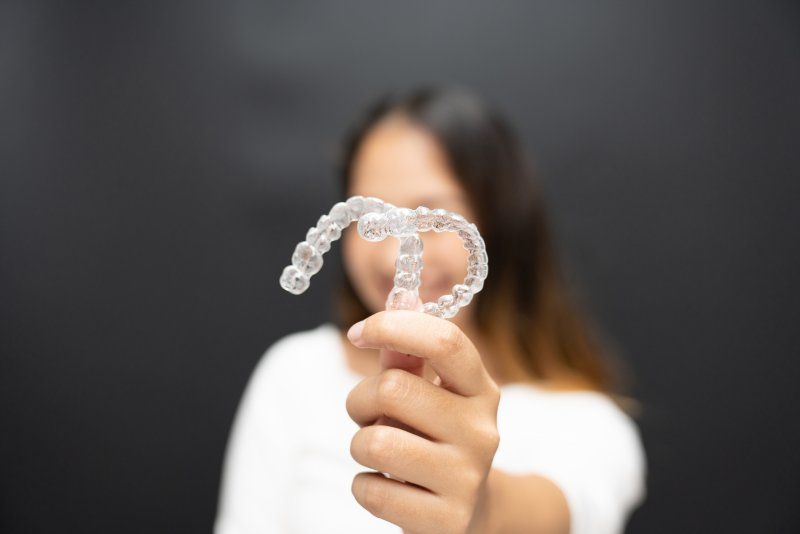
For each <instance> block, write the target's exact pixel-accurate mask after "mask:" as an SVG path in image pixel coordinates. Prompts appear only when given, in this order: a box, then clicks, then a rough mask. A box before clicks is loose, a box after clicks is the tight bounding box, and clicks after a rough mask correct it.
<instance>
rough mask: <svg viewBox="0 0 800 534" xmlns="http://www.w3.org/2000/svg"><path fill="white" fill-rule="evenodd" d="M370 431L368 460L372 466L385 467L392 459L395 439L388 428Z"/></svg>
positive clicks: (367, 442) (367, 450)
mask: <svg viewBox="0 0 800 534" xmlns="http://www.w3.org/2000/svg"><path fill="white" fill-rule="evenodd" d="M370 430H371V431H370V432H368V434H367V437H366V447H365V450H366V456H367V458H366V459H367V461H368V462H370V464H372V465H376V466H379V465H383V464H385V463H386V461H387V460H389V459H390V458H391V457H392V454H393V451H394V447H395V444H394V439H393V437H392V435H391V433H390V432H389V429H388V428H385V427H379V426H376V427H371V428H370Z"/></svg>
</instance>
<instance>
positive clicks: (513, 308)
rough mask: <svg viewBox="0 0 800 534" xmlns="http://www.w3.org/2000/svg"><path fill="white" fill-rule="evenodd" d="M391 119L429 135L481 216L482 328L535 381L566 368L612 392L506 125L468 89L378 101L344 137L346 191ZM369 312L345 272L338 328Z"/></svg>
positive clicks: (479, 309) (525, 166)
mask: <svg viewBox="0 0 800 534" xmlns="http://www.w3.org/2000/svg"><path fill="white" fill-rule="evenodd" d="M392 114H400V115H402V116H403V117H405V118H407V119H410V120H411V121H412V122H413V123H414V124H416V125H418V126H420V127H422V128H424V129H425V130H426V131H427V132H429V133H430V134H431V135H433V137H434V138H435V139H436V140H437V141H438V143H439V144H440V146H441V148H442V149H443V151H444V153H445V155H446V156H447V160H448V162H449V165H450V167H451V170H452V171H453V174H454V175H455V177H456V178H457V179H458V180H459V182H460V183H461V185H462V187H463V188H464V190H465V191H466V193H467V195H468V197H469V199H470V204H471V206H472V207H473V208H474V210H475V213H476V214H477V218H478V220H477V221H476V224H477V225H478V228H479V230H480V232H481V235H482V236H483V238H484V240H485V241H486V249H487V251H488V253H489V276H488V278H487V279H486V283H485V285H484V288H483V290H482V291H481V292H480V293H479V294H478V295H477V296H476V298H475V300H474V301H473V303H472V304H471V305H472V306H476V312H475V314H476V315H475V316H476V321H477V325H478V328H479V329H480V330H481V332H482V333H483V334H485V335H486V336H488V338H489V339H490V340H492V341H493V342H494V343H496V344H497V346H499V347H502V348H503V349H504V350H506V351H509V352H511V353H512V356H513V357H514V358H517V359H518V362H519V363H520V364H522V366H523V367H524V368H525V369H526V370H527V373H528V374H529V377H530V378H533V379H547V378H550V377H552V376H553V375H554V373H555V372H560V371H568V372H570V373H571V374H573V375H576V376H578V377H580V378H582V379H584V380H585V381H586V383H587V385H588V387H591V388H594V389H598V390H601V391H610V390H611V388H612V384H611V382H612V380H611V376H610V375H611V373H610V372H609V367H608V364H607V362H606V361H605V360H604V358H603V357H602V351H601V348H600V343H599V342H598V340H597V336H596V335H595V333H594V329H593V328H591V327H590V326H589V324H588V322H587V320H586V319H585V318H584V316H583V314H582V313H581V312H580V310H579V308H578V306H577V305H576V303H575V300H574V298H572V296H571V295H570V294H569V292H568V290H567V286H566V284H565V282H564V279H563V275H562V273H561V270H560V269H559V266H558V264H557V261H556V257H555V254H554V250H553V245H552V242H551V237H550V231H549V228H548V223H547V217H546V215H545V209H544V205H543V201H542V195H541V190H540V188H539V186H538V184H537V183H536V180H535V175H534V173H533V172H532V169H531V167H530V165H529V163H528V160H527V158H526V157H525V155H524V154H523V152H522V150H521V148H520V145H519V143H518V141H517V139H516V136H515V134H514V132H513V131H512V129H511V128H510V126H509V125H508V123H507V122H506V121H505V120H504V119H503V118H502V117H501V116H500V115H499V114H498V113H496V112H494V111H493V110H491V109H490V108H489V107H488V106H487V105H486V104H485V103H484V102H483V101H482V100H481V99H479V98H478V97H476V96H475V95H474V94H472V93H470V92H468V91H466V90H463V89H456V88H437V87H429V88H421V89H417V90H414V91H411V92H409V93H407V94H401V95H393V96H386V97H383V98H381V99H380V100H379V101H377V102H376V103H375V104H374V105H373V106H372V107H370V108H369V109H368V110H367V112H366V114H365V115H364V116H363V117H362V118H361V120H360V121H359V122H357V123H356V124H355V126H354V127H353V128H352V129H351V130H350V132H349V134H348V135H347V137H346V139H345V144H344V147H343V149H344V150H343V153H342V157H341V161H340V165H339V169H338V174H339V178H340V185H341V187H342V189H343V193H344V194H345V195H346V194H347V191H348V189H349V184H350V178H351V174H352V166H353V161H354V158H355V156H356V153H357V152H358V150H359V148H360V146H361V143H362V141H363V140H364V138H365V137H366V135H367V134H368V133H369V131H370V130H371V129H372V128H373V127H374V126H375V125H376V124H377V123H378V122H379V121H380V120H381V119H383V118H385V117H387V116H389V115H392ZM431 207H435V206H431ZM369 314H370V312H369V310H368V309H367V308H366V306H365V305H364V303H363V302H361V300H360V299H359V298H358V296H357V295H356V292H355V291H354V289H353V287H352V285H351V284H350V281H349V280H348V279H347V276H346V275H343V278H342V280H341V283H340V287H339V298H338V310H337V322H338V324H339V326H340V327H341V328H347V327H349V326H350V325H351V324H353V323H354V322H356V321H359V320H361V319H363V318H364V317H366V316H367V315H369Z"/></svg>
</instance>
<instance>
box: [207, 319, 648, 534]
mask: <svg viewBox="0 0 800 534" xmlns="http://www.w3.org/2000/svg"><path fill="white" fill-rule="evenodd" d="M340 339H341V338H340V337H339V333H338V330H337V329H336V328H335V327H334V326H332V325H323V326H320V327H318V328H316V329H315V330H311V331H308V332H301V333H297V334H293V335H290V336H287V337H285V338H283V339H282V340H280V341H278V342H277V343H276V344H275V345H274V346H273V347H272V348H271V349H270V350H269V351H267V353H266V354H265V356H264V358H263V359H262V360H261V362H260V363H259V364H258V366H257V367H256V370H255V371H254V373H253V376H252V377H251V379H250V383H249V384H248V386H247V390H246V391H245V394H244V397H243V398H242V402H241V405H240V406H239V411H238V414H237V416H236V421H235V423H234V426H233V429H232V432H231V437H230V442H229V444H228V451H227V455H226V459H225V468H224V473H223V480H222V488H221V495H220V508H219V512H218V516H217V521H216V527H215V528H216V534H255V533H277V534H281V533H299V534H300V533H302V534H305V533H308V534H312V533H313V534H319V533H326V534H327V533H338V532H341V533H350V534H352V533H362V532H363V533H370V534H372V533H376V534H380V533H393V534H397V533H398V532H400V529H399V527H397V526H395V525H393V524H391V523H388V522H386V521H383V520H381V519H378V518H376V517H374V516H372V515H371V514H370V513H369V512H367V511H366V510H364V509H363V508H362V507H361V506H360V505H359V504H358V503H357V502H356V501H355V499H354V498H353V496H352V494H351V492H350V484H351V482H352V479H353V477H354V476H355V475H356V474H357V473H359V472H361V471H365V470H366V469H365V468H364V467H362V466H360V465H358V464H357V463H356V462H355V461H354V460H353V459H352V458H351V457H350V440H351V438H352V437H353V434H354V433H355V432H356V431H357V430H358V427H357V425H356V424H355V423H354V422H353V421H352V420H350V418H349V416H348V415H347V411H346V409H345V399H346V398H347V394H348V393H349V392H350V390H351V389H352V388H353V387H354V386H355V385H356V384H357V383H358V382H359V381H360V380H362V378H363V377H360V376H359V375H357V374H356V373H354V372H353V371H352V370H350V369H349V367H348V366H347V364H346V360H345V354H344V349H343V347H342V346H341V341H340ZM497 424H498V430H499V432H500V446H499V448H498V450H497V453H496V455H495V458H494V464H493V466H494V467H496V468H499V469H501V470H503V471H506V472H508V473H512V474H538V475H541V476H544V477H547V478H548V479H549V480H551V481H552V482H554V483H555V484H556V485H558V487H559V488H560V489H561V490H562V491H563V492H564V495H565V496H566V498H567V502H568V504H569V508H570V514H571V524H572V534H612V533H618V532H622V531H623V529H624V525H625V521H626V519H627V517H628V515H629V514H630V512H631V511H632V510H633V508H634V507H635V506H636V505H637V504H638V503H640V502H641V500H642V499H643V497H644V492H645V487H644V476H645V458H644V451H643V448H642V445H641V441H640V439H639V434H638V432H637V429H636V426H635V425H634V423H633V422H632V421H631V420H630V418H629V417H628V416H627V415H625V413H624V412H622V411H621V410H620V409H619V408H618V407H617V406H616V405H615V404H614V403H613V402H612V401H611V400H610V399H608V398H607V397H605V396H604V395H601V394H599V393H592V392H552V391H545V390H542V389H539V388H536V387H533V386H529V385H507V386H503V387H502V388H501V396H500V407H499V411H498V419H497Z"/></svg>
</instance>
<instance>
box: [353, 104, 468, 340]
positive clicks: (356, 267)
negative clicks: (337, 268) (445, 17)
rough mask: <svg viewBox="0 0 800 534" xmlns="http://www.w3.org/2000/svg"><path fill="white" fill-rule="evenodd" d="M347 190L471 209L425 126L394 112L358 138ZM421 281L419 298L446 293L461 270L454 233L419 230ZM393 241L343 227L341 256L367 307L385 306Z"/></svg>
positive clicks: (464, 316)
mask: <svg viewBox="0 0 800 534" xmlns="http://www.w3.org/2000/svg"><path fill="white" fill-rule="evenodd" d="M352 172H353V174H352V176H351V179H350V191H349V194H350V195H363V196H374V197H378V198H380V199H382V200H385V201H386V202H391V203H392V204H394V205H395V206H398V207H405V208H412V209H413V208H416V207H417V206H427V207H429V208H431V209H435V208H444V209H447V210H450V211H454V212H456V213H460V214H461V215H463V216H464V217H466V218H467V220H469V221H473V222H474V221H475V215H474V212H473V210H472V209H471V207H470V206H469V202H468V199H467V196H466V193H465V192H464V190H463V189H462V188H461V186H460V185H459V183H458V181H457V179H456V177H455V176H454V175H453V173H452V171H451V170H450V169H449V168H448V165H447V161H446V158H445V155H444V153H443V152H442V149H441V147H440V146H439V145H438V143H437V142H436V140H435V139H434V138H433V137H432V136H431V135H430V134H429V133H427V132H426V131H425V130H423V129H422V128H420V127H419V126H416V125H414V124H413V123H412V122H410V121H409V120H408V119H405V118H403V117H400V116H390V117H388V118H386V119H384V120H383V121H382V122H380V123H378V124H377V125H376V126H375V127H373V129H372V130H371V131H370V132H369V133H368V134H367V135H366V137H365V138H364V140H363V142H362V144H361V147H360V149H359V151H358V153H357V154H356V156H355V160H354V162H353V171H352ZM420 235H421V237H422V241H423V254H422V258H423V263H424V267H423V269H422V279H421V280H422V285H421V286H420V296H421V297H422V300H423V301H424V302H429V301H436V300H437V299H438V298H439V297H440V296H441V295H445V294H448V293H450V291H451V289H452V287H453V285H454V284H457V283H460V282H461V281H462V280H463V279H464V277H465V276H466V271H467V251H466V250H464V247H463V246H462V243H461V240H460V239H459V238H458V236H457V235H455V234H453V233H450V232H445V233H440V234H437V233H434V232H424V233H422V234H420ZM398 248H399V241H398V240H397V239H395V238H388V239H386V240H384V241H381V242H379V243H370V242H368V241H365V240H364V239H362V238H361V237H360V236H359V235H358V231H357V229H356V228H355V225H351V226H350V227H348V229H347V230H346V232H345V236H344V242H343V249H342V250H343V259H344V265H345V270H346V271H347V274H348V276H349V277H350V280H351V281H352V284H353V287H354V288H355V290H356V293H358V296H359V297H360V298H361V300H362V301H363V302H364V304H365V305H366V306H367V307H368V308H369V309H370V311H371V312H373V313H374V312H377V311H380V310H383V309H385V305H386V296H387V295H388V294H389V291H390V290H391V289H392V286H393V285H394V282H393V280H394V274H395V265H394V262H395V259H396V258H397V252H398ZM471 308H472V306H467V307H466V308H463V309H462V310H461V311H459V313H458V315H456V317H455V318H454V319H453V322H455V323H456V324H459V325H462V326H463V325H464V324H465V323H466V322H467V321H469V320H470V318H471V313H470V311H471Z"/></svg>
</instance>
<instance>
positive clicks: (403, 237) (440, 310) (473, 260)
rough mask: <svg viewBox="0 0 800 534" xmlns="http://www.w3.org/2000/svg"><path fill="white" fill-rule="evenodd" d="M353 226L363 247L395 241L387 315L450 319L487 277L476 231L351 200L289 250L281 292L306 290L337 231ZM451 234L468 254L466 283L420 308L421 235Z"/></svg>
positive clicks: (434, 213)
mask: <svg viewBox="0 0 800 534" xmlns="http://www.w3.org/2000/svg"><path fill="white" fill-rule="evenodd" d="M356 221H358V234H359V235H360V236H361V237H362V238H364V239H366V240H367V241H373V242H377V241H383V240H384V239H386V238H387V237H388V236H394V237H396V238H397V239H398V240H399V241H400V251H399V254H398V256H397V260H396V261H395V266H396V268H397V270H396V272H395V276H394V287H393V288H392V290H391V291H390V292H389V297H388V298H387V299H386V309H387V310H417V311H422V312H424V313H427V314H430V315H434V316H436V317H442V318H444V319H449V318H451V317H454V316H455V315H456V314H457V313H458V310H459V309H461V308H462V307H464V306H466V305H467V304H469V303H470V301H471V300H472V297H473V296H474V295H475V294H476V293H478V292H479V291H480V290H481V289H482V288H483V282H484V280H486V276H487V275H488V274H489V257H488V256H487V255H486V245H485V243H484V242H483V238H482V237H481V235H480V234H479V233H478V228H477V227H476V226H475V225H474V224H472V223H470V222H469V221H467V220H466V219H465V218H464V217H462V216H461V215H458V214H457V213H453V212H451V211H447V210H443V209H433V210H432V209H428V208H426V207H422V206H420V207H418V208H417V209H415V210H412V209H408V208H397V207H395V206H393V205H392V204H389V203H388V202H384V201H383V200H381V199H379V198H375V197H361V196H354V197H350V198H349V199H347V201H346V202H338V203H337V204H335V205H334V206H333V208H331V211H330V213H328V214H327V215H323V216H322V217H320V219H319V221H317V225H316V226H315V227H314V228H311V229H309V230H308V233H307V234H306V240H305V241H302V242H301V243H299V244H298V245H297V247H296V248H295V249H294V254H292V264H291V265H289V266H287V267H286V268H285V269H284V270H283V274H281V278H280V283H281V287H282V288H283V289H285V290H286V291H288V292H289V293H293V294H295V295H299V294H301V293H303V292H304V291H305V290H306V289H308V287H309V285H310V279H311V277H312V276H313V275H315V274H316V273H318V272H319V270H320V269H321V268H322V263H323V262H322V255H323V254H325V253H326V252H328V251H329V250H330V249H331V243H332V242H334V241H336V240H337V239H339V238H340V237H341V236H342V230H344V229H345V228H347V227H348V226H350V223H353V222H356ZM431 230H432V231H434V232H454V233H456V234H458V237H459V238H461V241H462V242H463V243H464V248H465V249H466V250H467V251H469V259H468V266H467V277H466V278H465V279H464V282H463V283H461V284H456V285H454V286H453V290H452V291H451V293H450V294H449V295H442V296H441V297H439V299H438V301H437V302H427V303H425V304H422V301H421V299H420V298H419V285H420V272H421V271H422V239H420V237H419V233H421V232H429V231H431Z"/></svg>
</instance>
